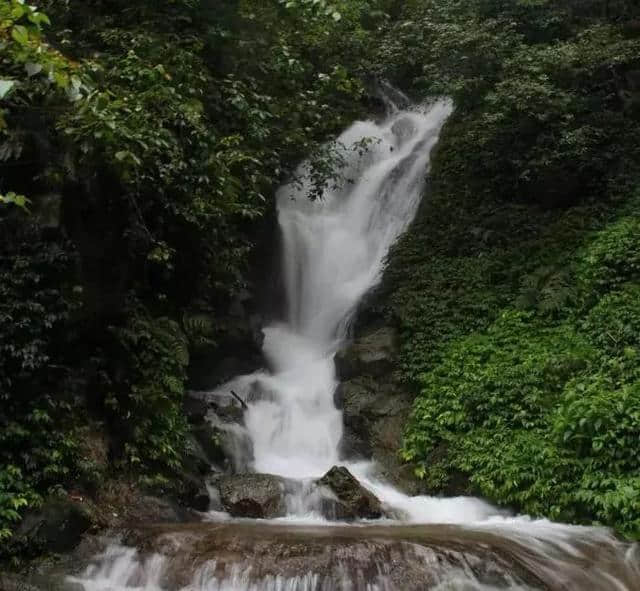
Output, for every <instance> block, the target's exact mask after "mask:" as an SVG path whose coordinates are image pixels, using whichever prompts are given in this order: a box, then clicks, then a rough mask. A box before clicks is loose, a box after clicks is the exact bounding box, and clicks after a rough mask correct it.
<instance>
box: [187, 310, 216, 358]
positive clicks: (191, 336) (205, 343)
mask: <svg viewBox="0 0 640 591" xmlns="http://www.w3.org/2000/svg"><path fill="white" fill-rule="evenodd" d="M182 326H183V329H184V332H185V334H186V335H187V339H188V340H189V343H190V344H191V346H192V348H194V349H202V348H204V347H209V346H213V345H215V341H214V339H213V333H214V325H213V320H212V319H211V317H210V316H207V315H206V314H189V313H187V312H185V313H184V315H183V316H182Z"/></svg>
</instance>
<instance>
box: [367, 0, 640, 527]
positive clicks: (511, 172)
mask: <svg viewBox="0 0 640 591" xmlns="http://www.w3.org/2000/svg"><path fill="white" fill-rule="evenodd" d="M404 10H405V12H404V14H403V15H402V18H401V19H400V21H399V23H398V24H397V25H396V26H395V27H394V31H393V32H392V33H391V34H390V35H389V39H390V40H389V41H388V42H387V43H386V44H385V45H383V47H382V55H383V56H384V58H383V59H380V60H379V62H380V63H382V64H384V68H385V70H384V71H385V72H387V73H388V75H389V76H394V75H395V76H396V80H398V82H400V83H403V84H404V85H405V86H406V87H407V88H409V89H412V91H413V92H414V93H415V94H416V95H418V96H421V95H424V94H442V93H444V94H450V95H453V96H454V97H455V98H456V104H457V106H458V109H457V111H456V113H455V115H454V117H453V119H452V121H451V122H450V124H449V125H448V126H447V128H446V130H445V132H444V134H443V137H442V139H441V142H440V145H439V147H438V152H437V155H436V162H435V164H434V170H433V174H432V186H431V188H430V193H429V197H428V199H427V201H426V202H425V205H424V207H423V208H422V211H421V213H420V218H419V220H418V221H417V223H416V225H415V227H414V228H413V229H412V231H411V232H410V233H409V235H407V237H406V238H405V239H404V240H403V241H402V242H401V244H399V246H398V247H397V248H396V250H395V252H394V253H393V254H392V257H391V262H390V269H389V274H388V276H387V278H386V282H385V286H384V293H383V295H384V296H385V298H383V301H385V302H386V308H385V309H386V313H387V314H388V315H389V316H390V317H391V318H392V319H393V321H395V322H397V323H398V324H399V326H400V328H401V332H402V343H403V345H402V353H401V364H402V367H401V370H400V371H401V374H402V377H403V379H404V380H406V381H407V382H408V383H410V384H412V385H413V386H414V387H415V388H417V390H418V391H419V395H418V397H417V399H416V402H415V406H414V412H413V415H412V419H411V421H410V425H409V426H408V430H407V438H406V444H405V449H404V450H403V455H404V457H405V459H407V460H408V461H411V462H414V463H415V465H416V473H417V474H418V475H419V476H420V477H421V478H423V479H424V482H425V486H426V488H427V489H428V490H431V491H434V492H441V491H444V492H449V493H452V492H456V493H463V492H472V493H474V494H481V495H484V496H486V497H487V498H489V499H492V500H494V501H497V502H499V503H501V504H504V505H506V506H509V507H512V508H515V509H517V510H519V511H526V512H528V513H530V514H532V515H544V516H548V517H551V518H553V519H558V520H565V521H572V522H579V523H591V522H596V523H603V524H607V525H612V526H615V527H616V528H617V529H618V530H619V531H622V532H625V533H626V534H629V535H632V536H638V535H640V480H639V479H638V475H639V474H640V472H639V470H640V455H639V454H638V433H640V389H639V387H638V379H639V377H640V357H639V355H640V349H639V348H638V347H639V345H640V341H639V339H638V328H639V326H640V325H639V322H640V299H639V297H638V296H639V295H640V291H639V289H640V267H639V261H640V232H639V230H640V186H639V182H638V181H639V179H640V176H639V174H638V173H639V169H638V166H639V164H640V161H639V157H640V152H639V150H638V147H639V143H638V138H639V137H640V25H639V21H638V20H634V19H637V18H638V4H637V3H634V2H585V1H581V2H577V1H576V2H572V1H569V0H565V1H557V2H545V1H538V2H525V1H524V0H523V1H521V2H516V1H507V0H502V1H498V0H496V1H493V2H489V1H480V0H478V1H476V2H474V1H465V2H455V1H449V2H445V1H440V2H439V1H431V2H428V1H413V2H407V3H406V6H405V9H404ZM408 47H409V48H410V49H409V50H407V48H408ZM407 51H408V54H407Z"/></svg>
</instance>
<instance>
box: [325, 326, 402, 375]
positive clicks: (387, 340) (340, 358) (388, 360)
mask: <svg viewBox="0 0 640 591" xmlns="http://www.w3.org/2000/svg"><path fill="white" fill-rule="evenodd" d="M395 354H396V332H395V330H394V329H393V328H389V327H383V328H379V329H378V330H376V331H374V332H370V333H368V334H366V335H363V336H362V337H360V338H358V339H357V340H356V341H355V342H354V343H352V344H351V345H350V346H349V347H347V348H346V349H343V350H342V351H339V352H338V353H337V354H336V357H335V363H336V371H337V373H338V377H339V378H340V379H341V380H349V379H351V378H352V377H354V376H357V375H362V374H367V375H371V376H381V375H386V374H388V373H390V372H391V371H392V370H393V362H394V358H395Z"/></svg>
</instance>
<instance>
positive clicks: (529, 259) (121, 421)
mask: <svg viewBox="0 0 640 591" xmlns="http://www.w3.org/2000/svg"><path fill="white" fill-rule="evenodd" d="M35 4H36V6H35V7H32V6H29V5H27V4H26V3H24V2H23V1H22V0H0V542H5V541H7V540H9V539H10V538H11V535H12V529H13V527H14V526H15V524H16V523H18V522H19V520H20V519H21V517H22V515H23V514H24V511H25V510H26V509H28V508H29V507H36V506H37V505H38V503H40V502H41V500H42V498H43V496H44V495H46V494H48V492H49V491H51V490H52V489H55V488H56V487H61V486H62V487H65V488H66V489H67V490H72V489H80V490H88V491H91V490H92V488H94V487H95V486H96V485H97V483H99V482H101V481H103V480H104V479H105V478H108V477H109V476H110V475H113V474H116V473H118V474H123V473H125V474H129V475H131V476H132V477H135V478H137V479H139V480H140V481H141V482H143V483H144V484H146V485H149V486H154V487H163V488H165V489H168V488H174V489H175V491H174V492H175V493H176V494H178V495H179V494H181V486H182V484H181V482H182V470H183V466H184V464H185V462H188V456H189V443H188V442H189V439H188V437H187V432H188V425H187V423H186V421H185V419H184V416H183V413H182V406H181V404H182V396H183V393H184V390H185V387H186V381H187V375H188V369H189V365H190V360H191V359H192V358H193V356H194V355H199V354H203V351H204V352H206V353H207V354H208V355H211V356H214V357H215V355H216V352H217V351H219V350H224V349H225V347H226V346H227V343H228V342H229V339H231V338H232V336H230V335H231V334H232V333H234V331H236V329H237V327H236V326H235V325H234V323H235V324H237V318H236V319H234V318H231V314H230V312H229V311H230V309H231V308H233V307H234V306H235V305H236V304H237V302H238V301H244V300H243V298H245V292H246V290H247V289H248V290H249V291H251V289H252V285H251V277H252V274H251V267H252V265H251V263H252V261H253V262H254V263H255V262H256V258H257V259H258V262H259V263H260V264H262V265H264V260H260V259H259V255H260V246H261V244H260V239H261V238H260V237H261V236H262V235H263V233H264V230H265V228H266V229H268V228H269V226H268V222H269V218H270V215H271V213H272V210H273V199H272V195H273V192H274V188H275V187H276V186H277V185H278V184H279V183H280V182H281V181H282V180H283V179H284V178H285V177H286V176H287V175H288V174H290V172H291V170H293V169H294V167H295V165H296V164H297V163H298V162H299V161H300V159H301V158H303V157H306V156H311V157H312V158H313V162H314V164H315V173H316V174H315V175H314V178H315V179H316V180H317V183H318V187H321V186H322V185H323V183H325V182H330V178H331V176H332V174H333V171H334V170H335V164H336V162H335V152H334V151H332V150H331V146H330V145H329V147H328V148H327V147H326V145H325V142H326V140H327V139H328V138H331V137H333V136H335V134H336V133H337V132H338V131H339V130H340V129H341V128H343V127H344V126H345V125H346V124H347V122H349V121H350V120H352V119H353V118H354V117H356V116H360V115H362V114H363V113H365V112H367V110H368V109H370V108H371V101H370V98H369V96H368V95H369V92H370V89H371V87H372V81H373V80H375V79H376V78H388V79H390V80H391V81H393V82H394V83H395V84H397V85H398V86H399V87H400V88H402V89H404V90H406V91H407V92H408V93H409V94H411V95H412V96H414V97H415V98H416V99H417V100H420V99H422V98H423V97H426V96H433V95H442V94H446V95H449V96H451V97H453V98H454V100H455V103H456V106H457V109H456V112H455V114H454V116H453V117H452V120H451V121H450V122H449V123H448V125H447V127H446V129H445V131H444V133H443V138H442V141H441V144H440V146H439V148H438V153H437V156H436V159H435V163H434V170H433V179H432V183H431V187H430V191H429V193H430V194H429V198H428V199H427V200H425V205H424V207H423V208H422V211H421V213H420V217H419V219H418V220H417V222H416V224H415V225H414V227H413V229H412V230H411V232H410V233H409V234H408V235H407V237H406V238H405V239H404V240H403V241H402V242H401V243H400V244H399V245H398V247H397V248H396V249H395V251H394V253H393V254H392V256H391V260H390V268H389V273H388V277H387V278H386V280H385V285H384V286H383V289H382V291H381V294H380V295H381V298H380V299H379V301H380V302H381V306H382V308H383V309H384V311H385V313H386V314H388V316H389V317H390V318H391V319H392V320H393V321H394V322H395V323H397V324H398V325H399V326H400V328H401V332H402V343H403V345H402V354H401V361H402V367H401V373H402V377H403V379H404V380H405V381H406V382H407V383H409V384H411V385H412V386H413V387H415V388H417V390H418V391H419V392H420V394H419V396H418V397H417V400H416V404H415V411H414V414H413V417H412V420H411V424H410V425H409V426H408V431H407V440H406V446H405V449H404V451H403V453H404V456H405V458H406V459H407V460H408V461H411V462H413V463H415V464H416V466H417V468H416V470H417V473H418V474H419V475H420V476H421V477H422V478H424V479H425V483H426V486H427V487H428V488H429V489H431V490H434V491H446V490H458V489H459V488H460V486H462V488H463V489H464V490H465V491H470V492H474V493H480V494H483V495H485V496H487V497H489V498H490V499H492V500H494V501H496V502H499V503H502V504H505V505H510V506H514V507H516V508H517V509H519V510H524V511H527V512H530V513H532V514H536V515H547V516H550V517H553V518H558V519H565V520H571V521H578V522H593V521H597V522H602V523H606V524H610V525H613V526H616V527H617V528H618V529H619V530H620V531H624V532H625V533H628V534H632V535H638V533H639V532H640V480H639V478H638V474H639V472H638V470H639V469H640V455H639V454H638V453H637V445H638V442H637V437H638V436H637V434H638V433H639V432H640V388H639V387H638V378H639V377H640V341H639V336H638V335H639V334H640V333H639V332H638V331H639V330H640V300H639V298H638V295H640V292H639V289H640V287H639V281H640V233H639V232H638V230H639V229H640V228H639V227H638V226H639V225H640V222H639V221H638V219H639V218H638V213H640V212H639V210H638V208H639V207H640V194H639V193H638V191H639V189H638V178H639V177H638V166H639V164H640V162H638V159H639V158H640V154H639V152H640V151H639V150H638V140H637V138H638V137H640V117H639V115H640V21H638V20H637V19H639V18H640V14H638V5H637V2H634V1H633V0H555V1H553V0H405V1H404V2H398V1H392V0H332V1H329V0H298V1H295V0H291V1H285V0H268V1H266V0H215V1H214V0H153V1H152V0H140V1H137V2H129V1H126V0H82V1H80V0H40V1H39V2H36V3H35ZM310 197H311V198H313V197H314V194H311V195H310ZM256 245H257V246H258V248H256ZM96 433H100V434H104V436H105V437H106V439H107V440H108V442H109V450H108V451H109V462H108V464H107V465H106V466H105V465H104V463H100V462H97V461H95V453H93V450H92V441H93V438H94V437H95V434H96ZM461 482H462V483H463V485H460V483H461ZM456 487H458V488H456ZM4 546H5V548H9V549H11V545H10V544H4Z"/></svg>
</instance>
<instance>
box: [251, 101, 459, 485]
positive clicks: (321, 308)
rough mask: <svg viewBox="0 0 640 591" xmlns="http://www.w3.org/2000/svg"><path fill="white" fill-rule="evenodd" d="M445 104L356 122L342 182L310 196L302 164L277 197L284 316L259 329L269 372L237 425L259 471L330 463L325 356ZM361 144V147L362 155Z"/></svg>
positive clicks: (303, 471)
mask: <svg viewBox="0 0 640 591" xmlns="http://www.w3.org/2000/svg"><path fill="white" fill-rule="evenodd" d="M451 109H452V106H451V103H450V102H449V101H444V100H443V101H438V102H435V103H434V104H433V105H431V106H429V107H425V108H423V109H415V110H412V111H400V110H396V111H394V112H393V113H392V114H391V115H390V116H388V117H387V118H386V119H385V120H384V121H382V122H379V123H377V122H374V121H361V122H357V123H355V124H354V125H352V126H351V127H350V128H349V129H347V130H346V131H345V132H344V133H343V134H342V135H341V136H340V137H339V138H338V141H337V146H338V150H340V152H341V161H342V162H344V168H343V170H342V171H341V172H342V177H343V178H344V181H343V182H342V183H340V184H339V185H338V186H335V187H334V186H332V185H331V186H330V187H328V188H327V189H325V191H324V192H323V194H322V195H321V197H319V198H318V199H315V200H310V199H309V198H308V194H309V191H310V189H311V186H310V183H311V180H310V175H309V174H308V172H309V171H308V168H309V165H308V164H307V163H305V164H303V165H302V166H301V167H300V169H299V170H298V172H297V175H296V177H297V178H298V179H301V180H300V181H297V182H295V183H291V184H288V185H285V186H284V187H282V188H281V189H280V191H279V192H278V195H277V200H278V214H279V215H278V218H279V224H280V229H281V231H282V235H283V261H282V262H283V270H284V279H285V287H286V295H285V297H286V316H285V321H284V322H283V323H279V324H275V325H273V326H270V327H268V328H266V329H265V331H264V332H265V343H264V354H265V357H266V359H267V360H268V362H269V364H270V366H271V368H272V370H273V373H272V374H270V375H262V376H258V381H259V383H260V388H261V390H262V391H263V392H266V393H268V396H265V397H264V399H263V400H259V401H257V402H255V403H254V404H252V405H251V406H250V409H249V411H248V412H247V414H246V417H245V421H246V425H247V429H248V431H249V433H250V435H251V438H252V439H253V442H254V450H255V464H254V469H255V470H256V471H257V472H268V473H271V474H278V475H282V476H286V477H291V478H309V477H316V476H321V475H322V474H323V473H324V472H326V471H327V470H328V469H329V468H331V466H333V465H334V464H336V463H337V462H338V444H339V442H340V438H341V435H342V417H341V414H340V412H339V411H338V410H337V409H336V408H335V406H334V404H333V392H334V390H335V388H336V385H337V384H336V377H335V369H334V363H333V356H334V354H335V352H336V349H337V347H339V346H340V344H341V343H342V342H343V341H344V339H345V338H346V336H347V330H348V326H349V322H350V320H351V318H352V316H353V314H354V312H355V310H356V308H357V305H358V303H359V302H360V300H361V298H362V296H363V295H364V294H365V293H366V292H367V291H368V290H369V289H371V287H372V286H374V285H375V283H376V282H377V281H378V280H379V278H380V275H381V271H382V268H383V265H384V259H385V256H386V254H387V253H388V251H389V248H390V246H391V245H392V244H393V242H394V241H395V240H396V239H397V238H398V237H399V236H400V235H401V234H402V232H403V231H404V230H406V228H407V226H408V225H409V224H410V223H411V221H412V220H413V218H414V216H415V213H416V211H417V208H418V205H419V203H420V198H421V196H422V193H423V191H424V184H425V176H426V174H427V171H428V165H429V158H430V153H431V149H432V148H433V146H434V145H435V143H436V141H437V139H438V134H439V132H440V130H441V128H442V125H443V124H444V122H445V121H446V119H447V117H448V116H449V114H450V113H451ZM362 146H365V148H364V149H363V148H362Z"/></svg>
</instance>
